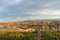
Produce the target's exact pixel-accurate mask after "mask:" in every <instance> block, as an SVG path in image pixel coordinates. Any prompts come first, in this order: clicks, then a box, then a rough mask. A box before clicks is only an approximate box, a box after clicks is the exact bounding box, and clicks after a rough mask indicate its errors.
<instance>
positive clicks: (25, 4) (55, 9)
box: [0, 0, 60, 22]
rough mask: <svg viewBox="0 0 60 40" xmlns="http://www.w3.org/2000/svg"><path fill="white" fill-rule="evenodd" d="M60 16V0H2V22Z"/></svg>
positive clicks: (0, 9) (0, 5)
mask: <svg viewBox="0 0 60 40" xmlns="http://www.w3.org/2000/svg"><path fill="white" fill-rule="evenodd" d="M58 18H60V0H0V22H6V21H24V20H36V19H58Z"/></svg>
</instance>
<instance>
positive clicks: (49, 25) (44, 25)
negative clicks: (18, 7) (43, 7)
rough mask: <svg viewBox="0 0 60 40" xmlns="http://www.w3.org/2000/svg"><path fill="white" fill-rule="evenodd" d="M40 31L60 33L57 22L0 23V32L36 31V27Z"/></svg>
mask: <svg viewBox="0 0 60 40" xmlns="http://www.w3.org/2000/svg"><path fill="white" fill-rule="evenodd" d="M38 26H39V27H40V29H41V30H44V29H45V30H58V31H60V22H59V21H38V22H36V21H34V22H6V23H0V30H20V31H30V32H32V31H36V29H37V27H38Z"/></svg>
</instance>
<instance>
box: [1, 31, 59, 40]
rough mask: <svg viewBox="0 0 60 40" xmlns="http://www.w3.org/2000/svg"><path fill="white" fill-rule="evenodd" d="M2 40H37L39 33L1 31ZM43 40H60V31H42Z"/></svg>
mask: <svg viewBox="0 0 60 40" xmlns="http://www.w3.org/2000/svg"><path fill="white" fill-rule="evenodd" d="M0 40H37V32H20V31H18V32H16V31H14V32H12V31H0ZM41 40H60V31H53V30H42V31H41Z"/></svg>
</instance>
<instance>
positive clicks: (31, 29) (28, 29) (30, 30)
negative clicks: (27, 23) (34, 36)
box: [0, 27, 35, 32]
mask: <svg viewBox="0 0 60 40" xmlns="http://www.w3.org/2000/svg"><path fill="white" fill-rule="evenodd" d="M0 30H20V31H26V32H33V31H35V29H33V28H20V27H16V28H8V27H1V28H0Z"/></svg>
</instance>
